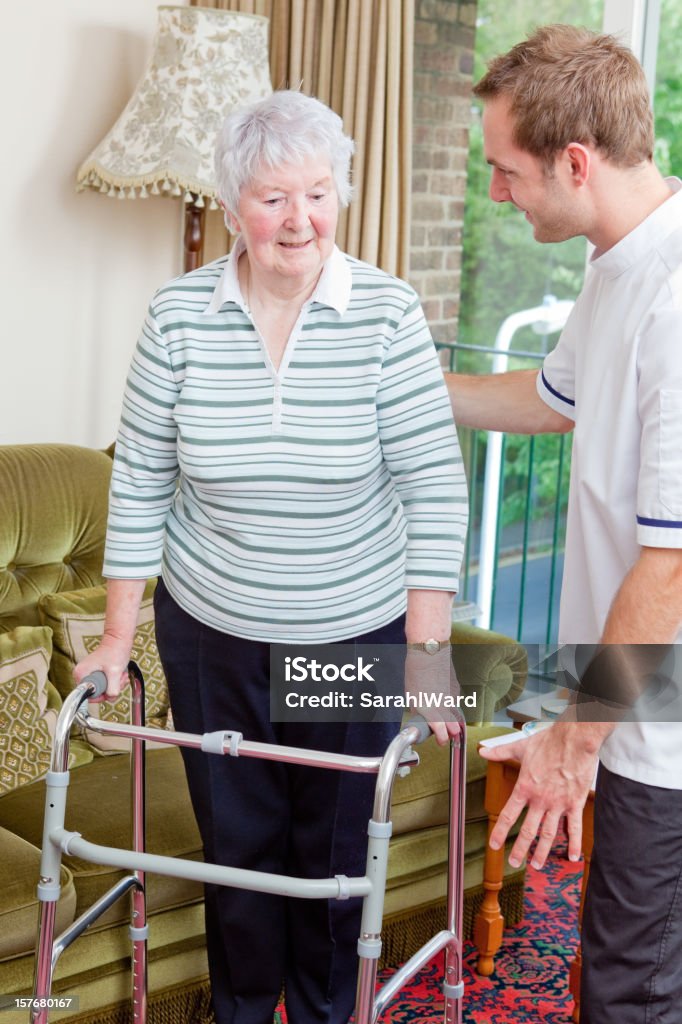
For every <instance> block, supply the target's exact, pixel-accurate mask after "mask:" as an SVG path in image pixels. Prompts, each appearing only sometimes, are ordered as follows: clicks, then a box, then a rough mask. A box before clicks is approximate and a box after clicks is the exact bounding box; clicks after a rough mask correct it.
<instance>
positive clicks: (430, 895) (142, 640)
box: [0, 444, 527, 1024]
mask: <svg viewBox="0 0 682 1024" xmlns="http://www.w3.org/2000/svg"><path fill="white" fill-rule="evenodd" d="M110 472H111V460H110V458H109V456H108V454H105V453H103V452H100V451H95V450H92V449H86V448H80V447H76V446H69V445H50V444H38V445H16V446H5V447H0V862H1V863H2V865H3V880H4V881H3V885H2V887H1V888H0V993H2V994H4V995H12V996H14V995H21V994H30V992H31V988H32V975H33V959H34V958H33V949H34V943H35V925H36V921H37V898H36V884H37V880H38V874H39V871H38V867H39V857H40V846H41V835H42V817H43V801H44V784H43V782H42V781H41V779H42V776H43V775H44V773H45V770H46V768H47V765H48V759H49V746H50V731H51V729H53V728H54V721H55V718H56V714H57V712H58V709H59V707H60V706H61V702H62V699H63V697H64V696H65V694H66V693H67V692H68V689H69V688H70V686H71V685H72V682H71V675H70V673H71V668H72V665H73V663H74V662H75V661H77V660H78V659H79V657H80V656H81V655H82V654H83V653H84V652H85V651H86V650H89V649H91V647H92V645H93V644H94V643H96V640H97V634H98V631H100V632H101V628H102V617H103V608H104V588H103V580H102V576H101V562H102V550H103V540H104V532H105V522H106V508H107V495H108V486H109V478H110ZM152 587H153V584H150V587H149V589H148V592H147V593H146V595H145V601H143V610H142V612H141V618H140V623H139V628H138V635H137V637H136V650H135V652H134V656H135V657H136V660H138V662H139V663H140V665H141V667H142V670H143V673H144V674H145V676H146V678H147V679H148V680H151V686H150V689H149V692H148V694H147V702H148V707H147V712H148V717H149V719H150V720H151V723H152V724H154V725H156V726H157V727H159V728H163V727H164V726H166V725H168V726H169V727H172V723H170V722H169V721H168V720H167V719H168V708H167V699H166V698H165V696H164V694H165V689H164V687H165V681H164V680H163V674H162V672H161V670H160V666H159V665H158V660H157V657H156V651H155V645H154V636H153V610H152V606H151V589H152ZM453 639H454V641H455V647H454V648H453V658H454V661H455V665H456V669H457V674H458V678H459V680H460V682H461V685H462V690H463V692H464V693H469V692H471V691H475V692H476V693H477V700H478V703H477V709H476V712H475V713H474V718H475V721H474V720H472V721H471V723H470V729H469V748H468V777H467V794H466V799H467V811H466V818H467V833H466V865H465V916H466V921H465V928H466V931H467V933H469V932H470V929H471V921H472V916H473V914H474V913H475V911H476V909H477V906H478V904H479V902H480V898H481V892H482V890H481V881H482V871H483V855H484V846H485V841H486V834H487V822H486V816H485V811H484V808H483V798H484V787H485V764H484V762H483V761H482V759H481V758H479V756H478V754H477V752H476V745H477V741H478V740H480V739H481V738H483V737H484V736H486V735H491V734H494V733H497V732H500V731H503V727H500V726H491V725H485V724H482V723H489V722H490V721H491V720H492V718H493V714H494V712H495V710H496V709H499V708H501V707H504V706H505V705H506V704H508V703H510V702H511V701H513V700H515V699H516V698H517V697H518V695H519V693H520V692H521V690H522V689H523V686H524V683H525V677H526V669H527V665H526V656H525V651H524V650H523V648H522V647H521V646H520V645H518V644H516V643H515V642H514V641H511V640H509V639H507V638H505V637H501V636H499V635H496V634H493V633H487V632H483V631H481V630H477V629H475V628H474V627H472V626H468V625H465V624H456V625H455V626H454V627H453ZM150 703H151V705H152V706H151V707H150V706H149V705H150ZM99 708H101V709H103V710H102V711H101V713H103V714H105V713H106V714H109V715H110V716H112V717H116V716H117V715H119V716H122V715H124V714H125V713H127V708H126V702H125V699H124V701H123V703H122V705H121V706H118V704H116V705H99ZM226 725H229V723H226ZM246 738H247V739H248V737H246ZM71 748H72V755H71V757H72V763H71V784H70V787H69V803H68V809H67V820H66V826H67V828H69V829H73V830H76V831H82V832H83V834H84V836H85V837H86V838H88V839H90V840H92V841H93V842H95V843H103V844H105V845H116V846H126V845H129V810H128V808H129V804H128V799H129V797H128V792H129V786H128V782H129V778H128V774H129V768H128V760H129V759H128V756H127V754H126V753H125V752H124V751H121V750H116V749H114V750H112V749H109V748H108V747H107V745H106V744H105V745H103V744H102V743H101V739H98V738H97V737H96V736H94V735H93V736H89V737H79V738H77V739H74V741H73V742H72V744H71ZM420 755H421V758H422V763H421V764H420V766H419V767H418V768H417V769H415V770H413V771H412V772H411V773H410V774H409V775H408V776H407V777H406V778H402V779H399V780H397V782H396V787H395V796H394V811H393V821H394V836H393V839H392V840H391V854H390V863H389V877H388V885H387V891H386V918H385V933H384V935H385V941H384V953H383V961H384V962H385V963H397V962H400V961H401V960H403V959H404V958H405V957H406V956H407V955H409V954H410V953H411V952H413V951H414V949H415V948H417V946H418V945H419V944H420V943H421V942H422V941H424V940H425V939H426V938H427V937H429V936H430V935H431V934H432V933H433V932H434V931H435V930H437V929H438V928H440V927H442V926H443V924H444V920H445V909H444V898H443V895H444V891H445V872H446V841H447V807H448V793H447V781H448V780H447V777H448V752H447V750H444V749H442V748H439V747H437V745H436V744H435V743H434V741H433V740H429V741H427V742H426V743H425V744H423V745H422V746H421V747H420ZM147 763H148V769H147V817H148V825H147V837H148V848H149V849H150V850H152V851H154V852H156V853H161V854H167V855H172V856H182V857H185V858H194V859H200V858H201V855H202V854H201V845H200V841H199V835H198V832H197V828H196V825H195V822H194V818H193V814H192V810H191V807H190V803H189V799H188V795H187V790H186V786H185V781H184V775H183V770H182V765H181V759H180V755H179V751H178V750H177V749H176V748H172V747H163V748H158V749H150V750H149V752H148V755H147ZM115 877H117V872H116V871H115V870H114V869H110V868H107V867H99V866H97V865H93V864H89V863H86V862H83V861H80V860H79V859H78V858H76V857H71V856H65V858H64V861H63V870H62V886H63V888H62V896H61V899H60V902H59V906H58V926H57V927H58V930H61V929H62V928H63V927H65V926H66V925H67V924H68V923H70V922H71V921H72V920H74V918H75V917H77V916H78V914H80V913H81V912H82V910H83V909H85V908H86V907H87V906H89V905H90V904H91V903H92V902H93V900H94V899H96V898H97V897H98V896H99V895H101V894H102V893H103V892H104V891H106V890H107V889H108V888H109V887H110V886H111V884H112V882H113V880H114V879H115ZM522 898H523V871H517V872H510V873H509V874H508V876H507V878H506V879H505V885H504V888H503V891H502V894H501V903H502V908H503V912H504V913H505V916H506V918H507V920H508V921H512V922H513V921H516V920H519V918H520V914H521V904H522ZM148 904H149V912H150V940H149V947H150V1007H151V1010H150V1022H151V1024H155V1022H156V1024H161V1022H164V1024H165V1022H167V1021H168V1022H176V1021H177V1022H178V1024H179V1022H185V1021H192V1022H194V1024H201V1022H202V1021H205V1020H206V1021H207V1020H208V1019H209V1018H208V1016H207V1007H208V985H207V981H206V976H207V968H206V957H205V949H204V934H203V912H202V894H201V887H200V886H199V885H198V884H195V883H193V882H188V881H183V880H181V879H173V878H161V877H159V876H156V877H154V876H152V877H150V878H149V879H148ZM127 916H128V905H127V900H123V901H120V902H119V903H118V904H116V905H115V906H114V907H111V908H110V909H109V910H108V911H107V913H106V915H105V916H104V917H103V918H101V919H100V920H99V922H98V923H97V924H96V925H94V926H92V927H91V928H90V930H89V931H88V932H87V933H86V935H84V936H83V937H81V938H80V939H78V940H77V941H76V943H75V944H74V945H72V946H71V947H70V948H68V949H67V950H66V952H65V953H64V954H63V956H62V957H61V959H60V960H59V963H58V966H57V970H56V975H55V983H54V988H53V992H54V994H55V995H56V994H59V993H64V994H68V995H75V996H78V999H79V1009H78V1011H77V1012H76V1013H73V1012H61V1011H60V1012H55V1013H54V1014H53V1015H52V1017H51V1019H52V1020H55V1021H59V1020H65V1021H66V1020H68V1021H71V1022H74V1024H75V1022H80V1024H86V1022H87V1024H95V1022H97V1024H124V1022H127V1021H128V1020H129V1019H130V1018H129V1003H128V999H129V989H130V971H129V954H130V943H129V938H128V928H127ZM0 1006H2V997H0ZM2 1019H3V1022H4V1024H14V1022H15V1021H16V1022H17V1024H18V1022H20V1021H21V1022H22V1024H24V1022H25V1021H26V1019H27V1013H26V1011H25V1010H24V1011H21V1012H19V1011H14V1010H9V1011H5V1012H3V1017H2Z"/></svg>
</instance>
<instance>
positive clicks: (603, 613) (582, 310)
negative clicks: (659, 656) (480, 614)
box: [538, 179, 682, 788]
mask: <svg viewBox="0 0 682 1024" xmlns="http://www.w3.org/2000/svg"><path fill="white" fill-rule="evenodd" d="M668 184H669V186H670V188H671V191H672V193H673V194H672V195H671V197H670V198H669V199H667V200H666V201H665V202H664V203H663V204H662V205H661V206H659V207H658V208H657V209H656V210H654V211H653V212H652V213H651V214H650V216H649V217H647V218H646V219H645V220H644V221H643V222H642V223H641V224H639V225H638V226H637V227H636V228H635V229H634V230H633V231H631V232H630V233H629V234H628V235H626V237H625V238H623V239H622V240H621V241H620V242H618V243H617V244H616V245H615V246H613V248H611V249H609V250H608V251H607V252H605V253H603V254H601V255H596V256H595V257H594V258H593V259H592V261H591V263H590V266H589V268H588V271H587V275H586V279H585V285H584V287H583V290H582V292H581V294H580V296H579V298H578V301H577V302H576V304H575V306H574V308H573V310H572V312H571V316H570V317H569V320H568V322H567V323H566V326H565V328H564V330H563V332H562V335H561V338H560V339H559V342H558V344H557V346H556V348H555V349H554V351H553V352H551V353H550V354H549V355H548V356H547V358H546V359H545V361H544V366H543V369H542V372H541V373H540V375H539V377H538V393H539V394H540V397H541V398H542V399H543V400H544V401H545V402H546V403H547V404H548V405H549V406H551V407H552V408H553V409H555V410H556V411H558V412H560V413H562V415H564V416H567V417H569V418H571V419H574V420H575V430H574V434H573V454H572V463H571V485H570V492H569V509H568V523H567V534H566V558H565V565H564V580H563V589H562V595H561V613H560V628H559V639H560V641H561V642H562V643H566V644H592V643H598V642H599V640H600V638H601V635H602V631H603V628H604V625H605V622H606V618H607V615H608V613H609V609H610V607H611V604H612V602H613V599H614V597H615V595H616V593H617V591H618V590H619V588H620V586H621V584H622V582H623V580H624V578H625V576H626V575H627V573H628V572H629V570H630V569H631V568H632V566H633V565H634V564H635V562H636V561H637V559H638V557H639V553H640V548H641V546H649V547H661V548H682V182H680V181H679V180H678V179H669V181H668ZM641 599H642V600H643V601H656V599H657V595H656V594H642V595H641ZM680 640H682V633H681V634H680V636H678V643H679V642H680ZM681 740H682V723H677V722H676V723H674V724H669V723H667V722H663V723H658V724H657V723H654V722H642V723H640V724H638V725H622V726H619V727H618V728H617V729H616V730H615V732H614V733H613V734H612V736H611V737H610V738H609V739H608V740H607V742H606V743H605V745H604V747H603V749H602V760H603V761H604V763H605V764H606V765H607V767H608V768H609V769H610V770H611V771H614V772H616V773H617V774H620V775H624V776H626V777H627V778H631V779H635V780H636V781H641V782H646V783H650V784H651V785H657V786H663V787H666V788H682V742H681Z"/></svg>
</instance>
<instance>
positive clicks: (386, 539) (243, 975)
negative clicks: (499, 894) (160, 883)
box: [77, 91, 467, 1024]
mask: <svg viewBox="0 0 682 1024" xmlns="http://www.w3.org/2000/svg"><path fill="white" fill-rule="evenodd" d="M352 152H353V143H352V141H351V139H349V138H348V137H347V136H346V135H344V133H343V126H342V123H341V120H340V118H338V117H337V115H336V114H334V113H333V112H332V111H331V110H329V109H328V108H327V107H326V106H324V104H322V103H320V102H319V101H318V100H315V99H312V98H310V97H307V96H304V95H302V94H300V93H297V92H290V91H281V92H275V93H274V94H273V95H272V96H271V97H269V98H267V99H265V100H262V101H259V102H257V103H255V104H252V105H250V106H248V107H245V108H243V109H240V110H238V111H235V112H234V113H232V114H230V116H229V117H228V118H227V119H226V121H225V124H224V127H223V130H222V134H221V137H220V140H219V143H218V147H217V154H216V165H217V170H218V182H219V192H220V197H221V201H222V204H223V207H224V209H225V217H226V222H227V224H228V226H229V227H230V229H231V230H232V231H234V232H236V233H237V236H238V237H237V241H236V244H235V246H234V249H233V251H232V253H231V254H230V255H229V256H226V257H223V258H221V259H218V260H216V261H215V262H213V263H210V264H208V265H207V266H205V267H202V268H200V269H198V270H196V271H193V272H191V273H189V274H186V275H185V276H183V277H181V278H179V279H177V280H175V281H172V282H170V283H169V284H167V285H166V286H165V287H163V288H161V289H160V291H159V292H158V293H157V295H156V296H155V298H154V299H153V301H152V303H151V306H150V310H149V314H148V317H147V320H146V322H145V325H144V328H143V331H142V334H141V337H140V340H139V342H138V346H137V350H136V353H135V356H134V358H133V362H132V366H131V370H130V375H129V379H128V384H127V388H126V392H125V398H124V408H123V415H122V419H121V426H120V431H119V435H118V440H117V443H116V454H115V461H114V472H113V482H112V490H111V500H110V513H109V526H108V535H107V550H106V556H105V567H104V574H105V576H106V577H107V578H108V611H107V622H106V628H105V634H104V637H103V640H102V643H101V646H100V647H99V648H98V650H97V651H96V652H94V653H93V654H91V655H90V656H89V657H88V658H87V659H85V660H84V661H83V662H81V664H80V665H79V667H78V669H77V677H78V678H82V677H83V675H84V674H86V673H87V672H90V671H93V670H94V669H97V668H98V669H103V670H104V671H105V673H106V675H107V679H108V689H107V692H108V694H109V695H111V696H113V695H115V694H117V693H118V692H119V690H120V687H121V685H122V678H123V672H124V670H125V667H126V664H127V661H128V658H129V652H130V647H131V642H132V636H133V633H134V625H135V621H136V614H137V608H138V604H139V601H140V597H141V594H142V591H143V588H144V581H145V580H146V579H147V578H148V577H150V576H157V575H158V576H159V577H160V579H159V582H158V584H157V589H156V594H155V609H156V631H157V639H158V646H159V651H160V655H161V659H162V662H163V666H164V670H165V672H166V675H167V679H168V685H169V691H170V698H171V708H172V711H173V717H174V721H175V724H176V727H177V728H179V729H181V730H184V731H189V732H194V733H203V732H210V731H212V730H215V729H220V728H223V729H235V730H238V731H240V732H242V733H243V735H244V737H245V738H246V739H249V740H260V741H263V742H274V743H287V744H290V745H294V746H302V747H315V748H318V749H327V750H336V751H339V752H348V753H364V754H372V753H381V752H383V750H384V749H385V747H386V745H387V743H388V742H389V741H390V739H391V738H392V737H393V736H394V735H395V732H396V730H397V727H398V726H397V725H396V724H395V723H390V722H340V721H327V722H322V723H320V722H312V723H310V722H296V723H283V722H272V721H271V720H270V679H269V667H270V649H271V645H273V644H283V643H292V642H295V643H302V644H309V643H310V644H324V643H332V642H334V643H336V642H343V643H345V644H354V643H361V644H388V645H398V644H400V645H404V644H405V641H406V640H407V642H408V643H415V644H417V645H419V644H423V643H424V642H425V641H427V640H434V641H438V644H436V645H435V646H436V647H441V648H443V650H444V657H445V658H447V659H448V662H449V651H448V650H447V645H448V643H449V639H450V620H451V601H452V596H453V593H454V592H455V591H456V590H457V585H458V571H459V565H460V561H461V556H462V551H463V541H464V534H465V529H466V521H467V498H466V484H465V479H464V474H463V470H462V463H461V457H460V453H459V448H458V444H457V436H456V432H455V428H454V424H453V421H452V417H451V413H450V406H449V402H448V398H447V393H446V390H445V386H444V382H443V377H442V373H441V370H440V366H439V362H438V359H437V357H436V353H435V350H434V346H433V342H432V340H431V337H430V334H429V331H428V328H427V325H426V322H425V320H424V316H423V313H422V310H421V307H420V304H419V301H418V299H417V296H416V295H415V293H414V291H413V290H412V289H411V288H410V287H409V286H408V285H406V284H405V283H404V282H402V281H399V280H397V279H395V278H393V277H390V276H389V275H387V274H385V273H383V272H382V271H380V270H378V269H376V268H375V267H372V266H369V265H367V264H365V263H362V262H360V261H359V260H357V259H353V258H351V257H350V256H347V255H344V254H343V253H342V252H340V251H339V250H338V249H337V248H336V246H335V242H334V239H335V233H336V226H337V219H338V212H339V207H340V206H342V205H346V204H347V203H348V201H349V199H350V192H351V189H350V184H349V168H350V160H351V155H352ZM429 647H430V648H433V647H434V645H433V644H431V645H429ZM432 728H433V730H434V732H436V735H437V738H438V739H439V741H441V742H444V741H445V739H446V738H447V734H448V730H449V729H450V730H451V731H452V730H454V729H455V728H456V727H455V726H447V725H444V724H442V723H438V724H434V725H433V726H432ZM184 755H185V766H186V770H187V776H188V782H189V787H190V793H191V797H192V801H193V806H194V809H195V813H196V817H197V821H198V823H199V827H200V830H201V835H202V840H203V844H204V850H205V856H206V858H207V860H209V861H212V862H215V863H222V864H232V865H238V866H241V867H247V868H252V869H259V870H266V871H273V872H279V873H285V874H292V875H298V876H307V877H332V876H334V875H335V874H337V873H345V874H363V872H364V857H365V849H366V840H365V832H366V825H367V820H368V818H369V815H370V811H371V797H372V792H373V785H374V780H373V778H372V777H371V776H364V775H354V774H349V773H338V772H333V771H326V770H323V769H311V768H304V767H298V768H297V767H295V766H290V765H285V764H282V763H270V762H266V761H255V760H252V759H247V760H245V761H242V760H241V759H231V758H220V757H216V756H211V755H206V754H202V753H200V752H197V751H187V750H186V751H184ZM228 762H229V763H228ZM359 913H360V906H359V901H358V900H355V899H353V900H350V901H347V902H343V901H342V902H339V901H329V904H328V905H327V904H326V903H324V902H322V901H313V900H310V901H308V900H288V899H286V898H283V897H278V896H270V895H263V894H258V893H253V892H240V891H238V890H233V889H224V888H215V887H208V888H207V891H206V931H207V945H208V955H209V964H210V974H211V988H212V999H213V1007H214V1013H215V1020H216V1021H217V1024H271V1022H272V1019H273V1011H274V1008H275V1005H276V1003H277V1000H278V997H279V995H280V992H281V987H282V984H284V988H285V998H286V1006H287V1012H288V1016H289V1020H290V1021H291V1022H292V1024H316V1022H320V1024H345V1022H346V1021H347V1020H348V1018H349V1016H350V1015H351V1013H352V1010H353V1005H354V998H355V978H356V972H357V960H356V941H357V938H358V932H359Z"/></svg>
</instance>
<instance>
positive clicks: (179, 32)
mask: <svg viewBox="0 0 682 1024" xmlns="http://www.w3.org/2000/svg"><path fill="white" fill-rule="evenodd" d="M158 17H159V21H158V28H157V32H156V37H155V40H154V50H153V54H152V57H151V61H150V63H149V66H148V67H147V70H146V71H145V74H144V76H143V78H142V80H141V81H140V83H139V84H138V86H137V88H136V90H135V92H134V94H133V96H132V97H131V99H130V101H129V102H128V104H127V106H126V108H125V110H124V111H123V113H122V114H121V116H120V117H119V119H118V120H117V121H116V123H115V124H114V126H113V128H112V129H111V130H110V131H109V133H108V134H107V135H106V136H105V138H104V139H103V140H102V141H101V142H100V144H99V145H98V146H97V147H96V148H95V149H94V150H93V152H92V153H91V154H90V156H89V157H88V158H87V160H85V161H84V162H83V164H82V165H81V166H80V168H79V169H78V174H77V183H78V188H79V190H82V189H85V188H92V189H96V190H97V191H99V192H105V193H107V194H108V195H112V196H117V197H118V198H119V199H127V198H129V199H133V198H135V197H136V196H140V197H141V198H144V197H145V196H147V195H150V194H151V195H159V194H163V195H175V196H178V195H184V197H185V201H186V202H188V203H195V204H196V205H197V206H203V205H204V204H203V197H206V198H209V199H210V200H211V207H215V205H216V204H215V198H216V184H215V172H214V168H213V151H214V147H215V141H216V136H217V133H218V130H219V128H220V125H221V123H222V120H223V118H224V117H225V116H226V115H227V114H228V113H229V111H230V110H232V109H233V108H234V107H236V106H240V105H241V104H243V103H248V102H249V101H251V100H255V99H260V98H261V97H264V96H267V95H269V94H270V93H271V92H272V87H271V84H270V70H269V65H268V19H267V18H262V17H259V16H257V15H252V14H241V13H236V12H233V11H222V10H217V9H214V8H205V7H165V6H164V7H159V8H158Z"/></svg>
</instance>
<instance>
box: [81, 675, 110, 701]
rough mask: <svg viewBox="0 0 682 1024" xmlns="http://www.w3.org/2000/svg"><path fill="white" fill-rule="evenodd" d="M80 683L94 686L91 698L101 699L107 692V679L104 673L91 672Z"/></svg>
mask: <svg viewBox="0 0 682 1024" xmlns="http://www.w3.org/2000/svg"><path fill="white" fill-rule="evenodd" d="M81 682H83V683H89V684H90V686H94V688H95V690H94V693H93V694H92V695H91V696H92V697H103V696H104V694H105V693H106V692H107V677H106V676H105V674H104V672H101V671H99V670H98V671H97V672H91V673H90V675H89V676H85V677H84V678H83V679H82V680H81Z"/></svg>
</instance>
